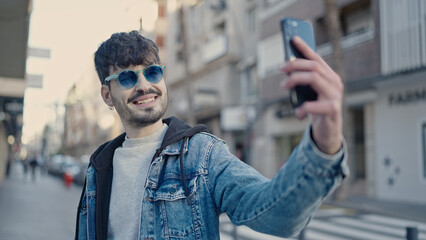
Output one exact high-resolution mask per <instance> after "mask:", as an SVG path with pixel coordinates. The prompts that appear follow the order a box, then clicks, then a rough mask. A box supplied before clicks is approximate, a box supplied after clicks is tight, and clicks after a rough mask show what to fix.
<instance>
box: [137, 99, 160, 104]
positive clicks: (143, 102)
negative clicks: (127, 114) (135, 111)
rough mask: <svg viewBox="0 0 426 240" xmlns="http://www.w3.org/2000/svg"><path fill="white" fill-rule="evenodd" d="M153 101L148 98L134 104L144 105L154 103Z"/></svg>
mask: <svg viewBox="0 0 426 240" xmlns="http://www.w3.org/2000/svg"><path fill="white" fill-rule="evenodd" d="M154 99H155V98H148V99H145V100H142V101H137V102H136V103H137V104H146V103H149V102H152V101H154Z"/></svg>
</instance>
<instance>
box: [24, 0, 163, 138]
mask: <svg viewBox="0 0 426 240" xmlns="http://www.w3.org/2000/svg"><path fill="white" fill-rule="evenodd" d="M141 17H142V19H143V21H142V24H143V26H142V28H143V29H144V30H145V31H152V30H153V28H154V24H155V20H156V18H157V5H156V3H155V1H153V0H73V1H57V0H33V9H32V12H31V15H30V30H29V39H28V46H29V47H34V48H46V49H50V52H51V55H50V59H41V58H34V57H29V58H28V60H27V73H28V74H42V75H43V87H42V88H27V90H26V92H25V104H24V127H23V128H24V129H23V133H24V136H25V137H27V138H31V137H34V136H35V134H36V133H40V132H41V130H42V129H43V128H44V126H45V124H46V123H47V122H49V121H53V119H54V118H55V117H56V114H55V111H54V109H55V108H54V106H55V103H59V105H61V104H62V103H63V102H64V100H65V97H66V94H67V91H68V90H69V89H70V87H71V86H72V84H73V83H74V82H75V81H76V80H78V77H79V76H81V74H83V73H84V72H87V69H89V68H94V64H93V54H94V52H95V51H96V49H97V47H98V46H99V44H101V43H102V42H103V41H105V40H107V39H108V38H109V37H110V36H111V34H113V33H115V32H122V31H125V32H128V31H130V30H139V29H140V20H139V19H140V18H141ZM58 109H59V113H61V112H63V108H58Z"/></svg>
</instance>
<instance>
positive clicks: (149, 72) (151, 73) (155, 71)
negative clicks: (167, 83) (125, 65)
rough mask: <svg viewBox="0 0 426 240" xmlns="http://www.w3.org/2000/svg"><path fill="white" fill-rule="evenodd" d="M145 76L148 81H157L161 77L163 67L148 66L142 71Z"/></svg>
mask: <svg viewBox="0 0 426 240" xmlns="http://www.w3.org/2000/svg"><path fill="white" fill-rule="evenodd" d="M144 75H145V78H146V80H147V81H148V82H150V83H154V84H155V83H158V82H160V81H161V79H162V78H163V69H162V68H161V67H160V66H150V67H148V68H146V69H145V71H144Z"/></svg>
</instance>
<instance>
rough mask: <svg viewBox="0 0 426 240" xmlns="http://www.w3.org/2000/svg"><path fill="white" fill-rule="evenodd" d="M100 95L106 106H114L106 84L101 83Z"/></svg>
mask: <svg viewBox="0 0 426 240" xmlns="http://www.w3.org/2000/svg"><path fill="white" fill-rule="evenodd" d="M101 96H102V99H104V102H105V103H106V104H107V105H108V106H110V107H113V106H114V103H113V102H112V99H111V89H110V88H109V87H108V86H107V85H102V87H101Z"/></svg>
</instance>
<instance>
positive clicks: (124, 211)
mask: <svg viewBox="0 0 426 240" xmlns="http://www.w3.org/2000/svg"><path fill="white" fill-rule="evenodd" d="M167 127H168V126H167V125H166V124H163V126H162V128H161V129H160V130H158V131H157V132H155V133H153V134H151V135H149V136H146V137H143V138H132V139H129V138H128V137H127V136H126V139H125V140H124V142H123V145H122V147H119V148H117V149H116V150H115V152H114V158H113V177H112V187H111V200H110V207H109V218H108V239H139V234H140V233H139V232H140V224H141V213H142V198H143V195H144V185H145V181H146V177H147V173H148V169H149V166H150V163H151V160H152V157H153V156H154V154H155V151H156V150H157V149H158V148H159V147H160V146H161V142H162V140H163V138H164V135H165V133H166V131H167Z"/></svg>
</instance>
